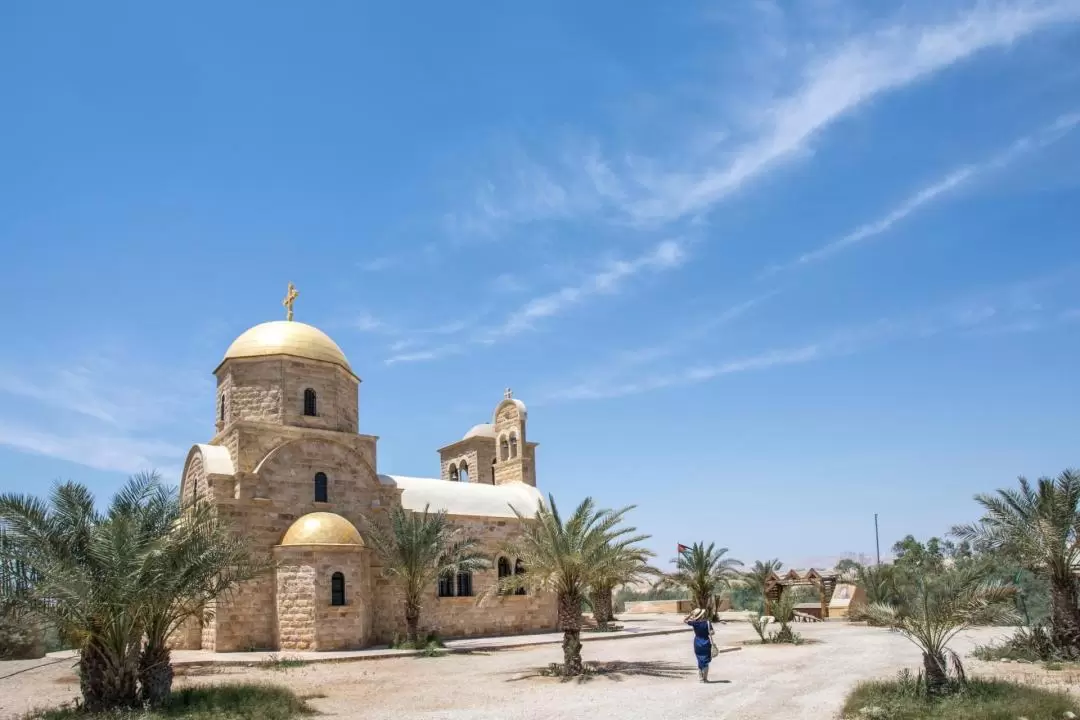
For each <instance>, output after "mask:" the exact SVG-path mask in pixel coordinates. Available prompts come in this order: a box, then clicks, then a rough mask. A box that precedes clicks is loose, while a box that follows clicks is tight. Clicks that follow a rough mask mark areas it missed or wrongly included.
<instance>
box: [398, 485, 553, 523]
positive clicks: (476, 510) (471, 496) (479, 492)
mask: <svg viewBox="0 0 1080 720" xmlns="http://www.w3.org/2000/svg"><path fill="white" fill-rule="evenodd" d="M379 481H380V482H381V483H382V484H384V485H393V486H395V487H399V488H401V489H402V491H403V492H402V493H401V505H402V507H404V508H405V509H406V510H413V511H415V512H423V511H424V507H425V506H427V507H429V508H430V510H431V511H432V512H438V511H442V510H445V511H446V513H447V514H448V515H475V516H480V517H503V518H512V517H515V515H514V510H511V509H510V507H511V506H513V508H514V509H515V510H517V511H518V512H519V513H521V514H522V515H524V516H526V517H531V516H533V515H534V514H535V513H536V511H537V510H538V509H539V508H540V507H541V506H542V505H543V504H544V496H543V495H541V494H540V491H539V490H537V489H536V488H534V487H533V486H531V485H526V484H525V483H520V482H513V483H508V484H506V485H484V484H481V483H474V482H467V483H463V482H454V481H452V480H437V479H435V478H415V477H405V476H402V475H380V476H379Z"/></svg>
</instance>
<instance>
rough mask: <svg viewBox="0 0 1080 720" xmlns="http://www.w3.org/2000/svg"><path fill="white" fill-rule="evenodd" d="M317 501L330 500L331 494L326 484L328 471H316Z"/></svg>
mask: <svg viewBox="0 0 1080 720" xmlns="http://www.w3.org/2000/svg"><path fill="white" fill-rule="evenodd" d="M315 502H330V494H329V491H328V490H327V486H326V473H322V472H317V473H315Z"/></svg>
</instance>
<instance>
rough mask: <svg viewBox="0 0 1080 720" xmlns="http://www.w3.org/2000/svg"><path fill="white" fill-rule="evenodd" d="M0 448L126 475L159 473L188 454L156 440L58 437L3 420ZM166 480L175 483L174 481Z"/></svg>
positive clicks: (90, 435) (81, 435) (0, 422)
mask: <svg viewBox="0 0 1080 720" xmlns="http://www.w3.org/2000/svg"><path fill="white" fill-rule="evenodd" d="M0 445H6V446H8V447H11V448H14V449H16V450H20V451H22V452H28V453H32V454H35V455H44V456H47V457H53V458H58V459H60V460H66V461H68V462H72V463H75V464H78V465H85V466H86V467H92V468H96V469H98V470H107V471H114V472H125V473H134V472H138V471H140V470H154V469H159V470H162V469H163V468H164V467H165V465H164V464H163V463H171V464H175V463H176V461H178V460H180V459H182V458H183V457H184V456H185V454H186V452H187V448H186V447H183V446H180V445H175V444H172V443H168V442H163V441H159V440H152V439H138V438H132V437H128V436H124V435H99V434H93V433H81V432H76V433H71V434H59V433H55V432H50V431H44V430H34V429H32V428H27V427H24V426H19V425H15V424H11V423H9V422H6V421H3V420H0ZM169 472H170V473H172V472H173V470H172V469H170V470H169ZM164 474H165V472H164V471H163V475H164ZM167 479H169V480H174V481H175V480H176V479H177V478H175V477H168V478H167Z"/></svg>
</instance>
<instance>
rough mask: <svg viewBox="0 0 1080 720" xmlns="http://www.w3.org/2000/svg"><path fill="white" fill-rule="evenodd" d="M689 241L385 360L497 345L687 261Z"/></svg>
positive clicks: (612, 264)
mask: <svg viewBox="0 0 1080 720" xmlns="http://www.w3.org/2000/svg"><path fill="white" fill-rule="evenodd" d="M687 244H688V243H686V242H685V241H681V240H664V241H662V242H660V243H658V244H657V245H655V246H654V247H652V248H651V249H649V250H648V251H647V252H645V253H643V254H641V255H638V256H637V257H633V258H629V259H621V260H610V261H607V262H605V263H604V264H603V265H602V266H601V267H600V268H599V269H598V270H596V271H595V272H593V273H591V274H588V275H586V276H585V277H583V278H581V279H579V280H578V281H576V282H574V283H572V284H568V285H564V286H562V287H560V288H558V289H556V290H553V291H551V292H548V293H545V294H543V295H539V296H537V297H534V298H532V299H531V300H529V301H528V302H526V303H525V304H523V305H521V306H519V307H517V308H516V309H514V310H513V311H511V312H510V313H508V314H507V315H506V316H505V317H504V318H503V319H502V320H501V321H498V322H497V323H494V326H493V327H492V328H491V329H476V328H475V327H474V326H472V325H469V326H465V327H461V328H455V331H456V332H455V333H454V334H460V335H461V336H462V339H461V340H456V341H453V342H448V343H446V344H443V345H436V346H430V347H424V348H421V349H417V350H412V351H409V352H399V353H395V354H393V355H391V356H390V357H389V358H387V359H386V360H385V363H386V364H387V365H397V364H401V363H417V362H426V361H430V360H437V359H440V358H443V357H446V356H448V355H457V354H460V353H463V352H465V351H466V349H467V348H468V347H469V346H477V345H494V344H496V343H499V342H502V341H505V340H507V339H509V338H512V337H514V336H517V335H520V334H521V333H524V332H527V331H530V330H534V329H535V328H536V324H537V323H538V322H539V321H542V320H547V319H550V318H553V317H555V316H558V315H562V314H564V313H566V312H567V311H569V310H570V309H571V308H574V307H577V306H580V305H583V304H585V303H587V302H589V301H590V300H591V299H594V298H596V297H599V296H610V295H616V294H618V293H619V292H621V291H622V290H623V289H624V288H625V286H626V284H627V283H628V282H629V281H630V280H632V279H633V278H635V277H637V276H641V275H648V274H655V273H661V272H664V271H667V270H671V269H672V268H676V267H678V266H679V265H681V264H682V263H683V262H684V261H685V260H686V257H687Z"/></svg>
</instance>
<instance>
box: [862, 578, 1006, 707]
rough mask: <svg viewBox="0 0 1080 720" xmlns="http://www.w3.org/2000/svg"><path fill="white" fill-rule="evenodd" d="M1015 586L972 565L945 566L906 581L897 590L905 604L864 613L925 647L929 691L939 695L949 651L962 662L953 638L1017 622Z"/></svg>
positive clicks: (945, 682) (955, 660) (956, 661)
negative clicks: (987, 577) (986, 575)
mask: <svg viewBox="0 0 1080 720" xmlns="http://www.w3.org/2000/svg"><path fill="white" fill-rule="evenodd" d="M1015 590H1016V589H1015V588H1014V587H1012V586H1011V585H1006V584H1003V583H1000V582H996V581H986V580H984V579H983V576H982V574H981V573H979V572H978V571H976V570H973V569H959V570H947V571H944V572H942V573H940V574H938V575H934V576H924V577H920V578H919V579H918V581H917V582H915V583H913V584H907V585H904V586H902V587H901V588H900V589H899V594H900V598H901V600H902V603H903V608H906V609H901V608H898V607H895V606H892V605H884V604H881V603H875V604H873V605H868V606H867V607H866V608H864V609H863V611H862V612H863V614H864V615H865V616H866V617H867V618H868V619H870V620H872V621H873V623H874V624H875V625H883V626H887V627H891V628H895V629H896V630H899V631H900V632H901V633H903V635H904V637H906V638H907V639H908V640H910V641H911V642H912V643H914V644H915V645H916V646H918V648H919V649H920V650H922V654H923V672H924V673H925V675H926V690H927V693H928V694H929V695H932V696H938V695H942V694H944V693H945V691H946V690H947V688H948V674H947V671H946V664H945V655H946V652H949V653H950V654H951V655H952V658H953V664H954V665H955V666H956V667H957V668H961V667H962V666H961V665H960V658H959V656H957V655H956V654H955V653H952V652H951V651H949V650H948V644H949V641H951V640H952V639H953V638H954V637H955V636H956V635H957V633H960V632H962V631H964V630H967V629H968V628H970V627H972V626H974V625H983V624H1004V623H1008V622H1012V621H1014V620H1015V609H1014V607H1013V604H1012V602H1011V600H1012V597H1013V594H1014V592H1015Z"/></svg>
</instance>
